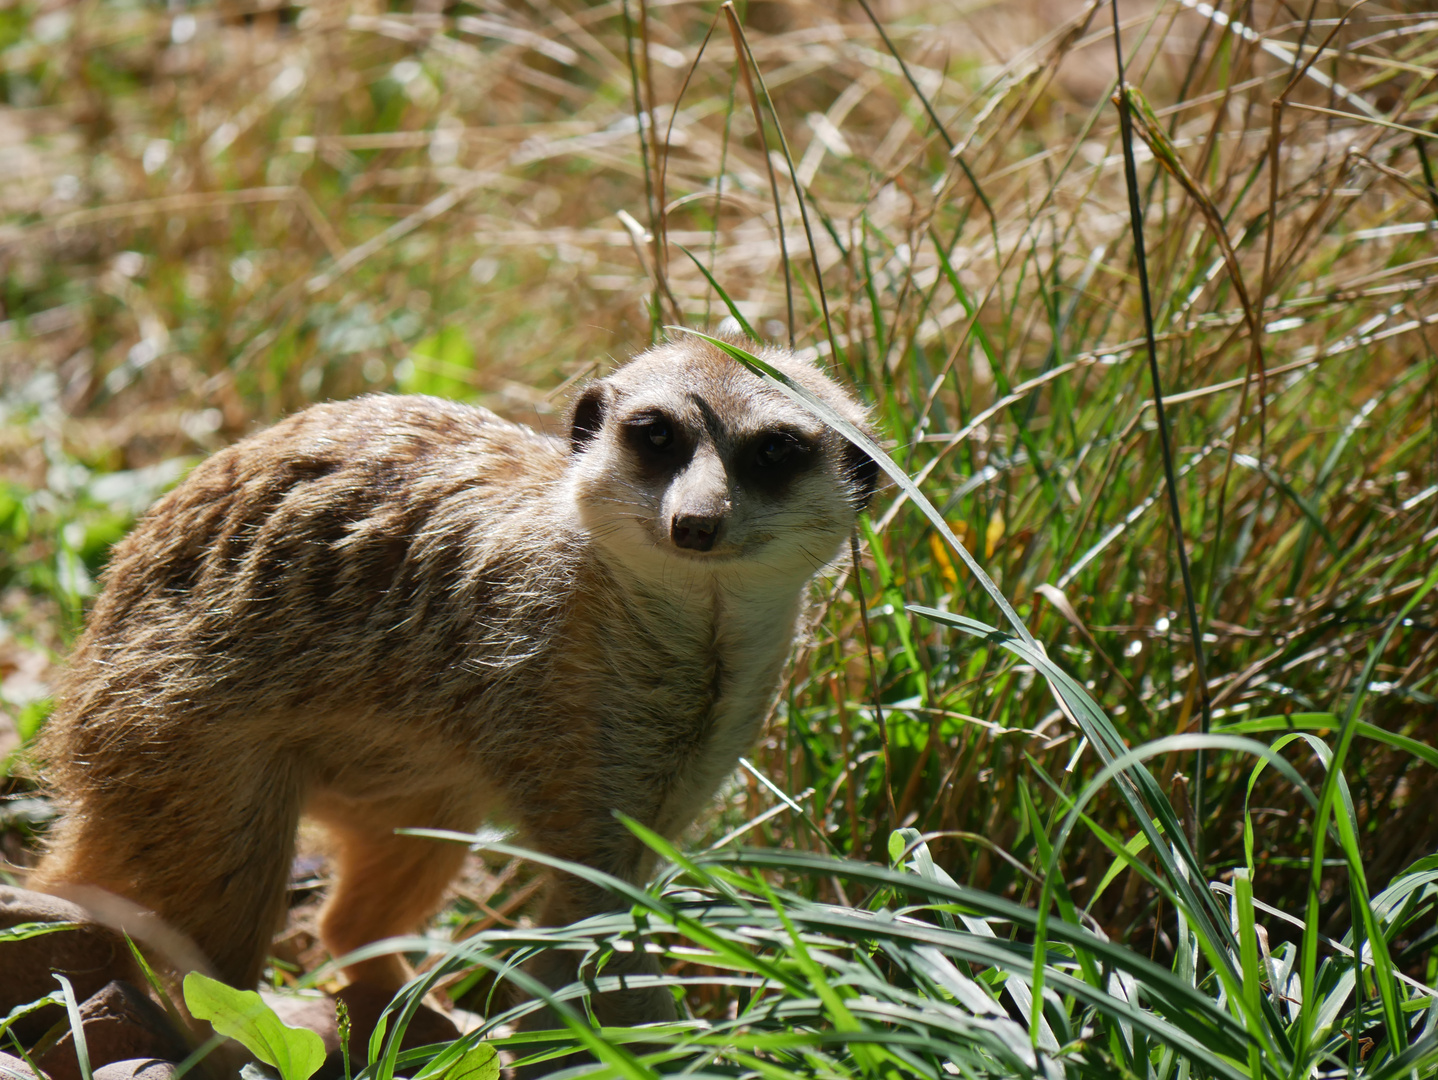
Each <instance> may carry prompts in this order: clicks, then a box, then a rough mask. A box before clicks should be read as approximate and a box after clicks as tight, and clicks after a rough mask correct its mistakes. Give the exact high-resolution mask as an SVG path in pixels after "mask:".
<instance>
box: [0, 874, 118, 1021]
mask: <svg viewBox="0 0 1438 1080" xmlns="http://www.w3.org/2000/svg"><path fill="white" fill-rule="evenodd" d="M54 922H80V923H85V925H84V926H80V927H76V928H74V929H70V930H56V931H53V932H51V933H46V934H40V935H38V936H36V937H30V938H24V939H23V940H20V941H0V971H3V972H5V978H4V979H3V980H0V1016H4V1015H5V1014H6V1013H8V1012H9V1011H10V1010H11V1009H13V1008H15V1006H17V1005H23V1004H25V1003H27V1002H31V1001H34V1000H35V999H37V998H41V997H44V996H45V995H46V994H48V993H50V991H52V990H58V989H59V988H60V984H59V983H58V982H56V981H55V977H54V975H52V974H51V972H55V971H58V972H60V974H62V975H64V976H65V977H66V978H68V979H69V980H70V985H71V986H73V987H74V988H75V999H76V1000H77V1001H84V1000H85V999H87V998H89V997H90V996H91V995H93V994H95V993H96V992H97V991H99V990H100V989H101V988H102V987H104V986H105V985H106V984H107V983H109V982H110V981H112V980H114V979H127V980H130V981H135V982H138V981H140V980H141V978H142V976H141V975H140V973H139V971H138V970H137V969H136V965H135V961H134V958H133V957H132V956H131V955H130V948H129V946H128V945H126V944H125V939H124V938H123V937H121V936H120V935H119V934H117V933H116V932H115V931H113V930H111V929H109V928H108V927H105V926H101V925H99V924H98V923H92V922H89V921H88V915H87V913H86V911H85V909H84V908H82V907H80V906H79V905H77V904H72V903H70V902H69V901H68V900H61V899H59V898H58V897H55V896H47V895H46V894H44V893H37V892H31V891H30V890H29V889H15V888H11V887H9V886H0V928H8V927H12V926H18V925H20V924H21V923H54ZM64 1016H65V1010H64V1009H63V1008H61V1007H60V1006H58V1005H57V1006H52V1007H49V1008H45V1009H41V1010H40V1011H38V1012H35V1013H31V1014H30V1015H29V1016H26V1017H23V1018H22V1019H20V1020H18V1021H17V1022H16V1023H15V1024H14V1026H13V1027H12V1030H13V1031H14V1032H15V1036H16V1038H18V1039H19V1040H20V1042H21V1043H23V1044H25V1045H27V1046H28V1045H30V1044H32V1043H33V1042H35V1040H37V1039H39V1038H40V1036H42V1035H43V1034H45V1032H46V1031H48V1030H49V1029H50V1028H51V1027H53V1026H54V1025H55V1024H56V1023H58V1022H59V1021H60V1020H62V1019H64Z"/></svg>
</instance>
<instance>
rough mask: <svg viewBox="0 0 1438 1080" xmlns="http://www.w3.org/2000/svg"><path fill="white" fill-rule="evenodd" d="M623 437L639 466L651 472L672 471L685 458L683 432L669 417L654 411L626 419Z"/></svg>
mask: <svg viewBox="0 0 1438 1080" xmlns="http://www.w3.org/2000/svg"><path fill="white" fill-rule="evenodd" d="M624 437H625V441H626V442H627V443H628V444H629V445H630V447H631V448H632V449H633V450H634V452H635V454H636V455H638V457H639V460H640V462H641V463H642V464H643V465H645V466H646V467H648V468H651V469H655V468H658V469H664V468H673V467H675V466H677V465H679V464H680V463H681V462H682V460H683V458H684V457H685V456H687V455H686V454H685V447H686V442H685V440H684V437H683V429H682V428H680V426H679V424H678V423H677V422H676V421H675V420H674V419H673V418H672V417H670V416H667V415H666V414H664V413H662V412H659V411H657V410H656V411H653V412H642V413H636V414H635V415H634V416H631V417H628V418H626V419H625V420H624Z"/></svg>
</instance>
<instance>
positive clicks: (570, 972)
mask: <svg viewBox="0 0 1438 1080" xmlns="http://www.w3.org/2000/svg"><path fill="white" fill-rule="evenodd" d="M545 826H549V827H548V828H546V827H545ZM526 831H527V832H528V833H529V835H530V837H531V838H532V842H534V843H535V844H536V846H538V847H540V848H541V849H542V850H543V851H544V852H545V853H546V854H549V855H553V856H555V857H557V858H561V859H566V860H569V861H572V862H578V863H584V864H585V865H588V866H592V867H594V868H595V869H597V870H602V871H604V872H605V873H607V874H610V875H611V876H613V877H616V878H619V879H620V880H622V881H627V882H630V883H631V884H641V883H642V881H643V878H644V876H645V874H646V873H647V871H648V869H649V866H650V864H651V862H652V857H651V853H650V852H649V850H648V849H647V848H646V847H644V845H643V844H641V843H640V842H639V840H638V839H637V838H635V836H634V835H633V834H632V833H631V832H629V830H628V829H626V828H625V827H624V825H623V823H622V822H620V821H619V820H617V819H616V818H615V817H614V816H613V815H612V814H610V813H593V814H591V815H590V816H588V817H587V818H585V819H583V820H580V821H575V820H573V819H571V818H566V819H565V820H562V821H559V820H556V821H548V822H544V821H541V822H530V823H529V825H528V828H527V830H526ZM625 906H626V904H625V901H624V899H623V898H622V897H620V896H616V895H615V894H614V893H612V892H610V891H609V890H607V889H605V888H603V887H601V886H599V885H596V884H593V883H591V882H589V881H586V880H584V879H583V878H580V877H577V876H575V875H573V874H565V873H556V874H555V877H554V881H553V882H552V883H551V885H550V890H549V893H548V896H547V897H546V899H545V903H544V907H543V909H542V911H541V913H540V921H541V922H542V923H543V924H544V925H545V926H565V925H568V924H570V923H573V922H577V921H579V920H580V919H585V918H588V917H590V916H593V915H602V914H604V913H606V912H610V911H614V910H616V909H619V908H623V907H625ZM579 960H580V954H578V953H575V952H571V951H568V950H563V949H549V950H546V951H545V952H543V953H540V954H539V955H538V956H537V957H535V959H534V960H533V961H531V962H530V964H529V965H528V971H529V973H530V974H531V975H533V976H534V977H535V978H537V979H539V980H540V981H541V982H542V983H544V985H545V986H548V987H549V988H550V989H552V990H559V989H562V988H563V987H564V986H567V985H568V984H570V983H572V982H574V981H575V979H576V978H577V977H578V974H579V972H578V964H579ZM585 974H587V975H588V974H598V975H599V976H601V977H603V976H615V975H617V976H621V977H622V976H626V975H657V974H659V962H658V959H657V957H656V956H654V955H653V954H651V953H648V952H639V951H637V950H636V951H634V952H615V953H612V954H611V955H610V956H609V957H608V958H607V959H606V960H605V962H604V966H603V968H602V969H601V970H599V971H598V972H597V973H596V972H592V971H586V973H585ZM572 1004H574V1005H575V1006H576V1007H578V1003H577V1002H576V1003H572ZM591 1007H592V1008H593V1010H594V1015H595V1017H596V1019H597V1020H598V1021H599V1023H600V1024H602V1025H603V1026H605V1027H632V1026H634V1025H636V1024H644V1023H652V1022H655V1021H663V1020H673V1019H674V1018H675V1017H676V1015H677V1012H676V1010H675V1006H674V998H673V996H672V995H671V994H670V992H669V990H668V988H667V987H663V986H647V987H633V988H630V989H625V990H613V991H608V992H605V993H602V994H599V995H597V996H596V997H594V998H593V999H592V1000H591ZM520 1026H521V1027H522V1028H523V1029H524V1030H527V1031H540V1030H544V1029H547V1028H554V1027H559V1026H560V1024H559V1020H558V1017H556V1016H555V1014H554V1013H553V1011H552V1010H550V1009H542V1010H536V1011H535V1012H532V1013H530V1014H528V1015H527V1016H526V1017H525V1018H524V1019H523V1020H522V1021H521V1025H520ZM541 1071H544V1070H541Z"/></svg>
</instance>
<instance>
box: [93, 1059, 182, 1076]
mask: <svg viewBox="0 0 1438 1080" xmlns="http://www.w3.org/2000/svg"><path fill="white" fill-rule="evenodd" d="M179 1069H180V1067H179V1066H178V1065H176V1064H175V1063H174V1062H173V1061H161V1060H160V1059H159V1058H130V1059H129V1060H128V1061H112V1062H110V1064H108V1065H102V1066H101V1067H100V1068H98V1069H96V1070H95V1072H94V1080H171V1078H172V1077H173V1076H174V1075H175V1073H177V1072H178V1071H179Z"/></svg>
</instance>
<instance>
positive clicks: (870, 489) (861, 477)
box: [844, 442, 879, 510]
mask: <svg viewBox="0 0 1438 1080" xmlns="http://www.w3.org/2000/svg"><path fill="white" fill-rule="evenodd" d="M844 472H845V474H846V475H847V476H848V478H849V483H851V484H853V485H854V505H855V507H856V508H857V509H859V510H863V509H864V508H865V507H867V506H868V505H869V500H870V499H872V498H873V497H874V492H876V491H877V490H879V463H878V462H877V461H875V460H874V459H873V458H871V457H870V456H869V455H868V454H866V453H864V451H862V450H860V449H859V448H858V447H857V446H855V445H854V444H853V443H851V442H846V443H845V444H844Z"/></svg>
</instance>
